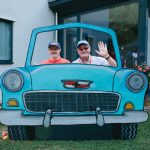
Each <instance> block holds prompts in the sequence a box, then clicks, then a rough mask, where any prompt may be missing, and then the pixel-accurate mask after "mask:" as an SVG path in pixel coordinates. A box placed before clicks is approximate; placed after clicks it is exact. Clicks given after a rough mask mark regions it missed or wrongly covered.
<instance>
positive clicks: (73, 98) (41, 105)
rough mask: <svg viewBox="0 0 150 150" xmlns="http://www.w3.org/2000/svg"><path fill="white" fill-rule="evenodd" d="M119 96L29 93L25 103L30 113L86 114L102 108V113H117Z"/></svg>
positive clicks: (26, 95) (113, 94)
mask: <svg viewBox="0 0 150 150" xmlns="http://www.w3.org/2000/svg"><path fill="white" fill-rule="evenodd" d="M119 99H120V97H119V95H118V94H115V93H97V92H95V93H94V92H93V93H90V92H84V93H81V92H28V93H25V94H24V102H25V105H26V108H27V110H28V111H33V112H45V111H46V110H47V109H51V110H52V111H54V112H85V111H94V110H95V109H96V107H100V109H101V110H102V111H116V110H117V107H118V105H119Z"/></svg>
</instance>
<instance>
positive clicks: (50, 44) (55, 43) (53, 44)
mask: <svg viewBox="0 0 150 150" xmlns="http://www.w3.org/2000/svg"><path fill="white" fill-rule="evenodd" d="M51 46H56V47H57V48H58V49H61V47H60V44H59V43H58V42H50V43H49V44H48V48H50V47H51Z"/></svg>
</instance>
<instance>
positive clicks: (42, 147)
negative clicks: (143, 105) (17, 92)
mask: <svg viewBox="0 0 150 150" xmlns="http://www.w3.org/2000/svg"><path fill="white" fill-rule="evenodd" d="M5 129H6V127H5V126H2V125H1V126H0V133H2V131H3V130H5ZM87 139H89V137H88V138H87ZM87 139H86V138H85V139H84V140H83V139H82V140H81V139H78V140H49V141H10V140H2V139H0V149H3V150H10V149H11V150H20V149H21V150H24V149H25V150H34V149H36V150H48V149H50V150H101V149H102V150H120V149H121V150H132V149H134V150H138V149H139V150H149V149H150V118H149V119H148V120H147V122H145V123H140V124H139V126H138V134H137V137H136V138H135V139H134V140H130V141H122V140H112V139H111V140H104V139H103V140H99V139H98V140H87Z"/></svg>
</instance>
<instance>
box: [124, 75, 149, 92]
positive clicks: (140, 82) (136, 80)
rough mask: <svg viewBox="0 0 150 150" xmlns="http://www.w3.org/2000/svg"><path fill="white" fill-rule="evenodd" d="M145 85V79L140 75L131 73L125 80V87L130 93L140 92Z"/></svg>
mask: <svg viewBox="0 0 150 150" xmlns="http://www.w3.org/2000/svg"><path fill="white" fill-rule="evenodd" d="M145 84H146V78H145V77H144V75H142V74H140V73H132V74H130V75H129V76H128V78H127V87H128V88H129V90H131V91H132V92H140V91H141V90H142V89H143V88H144V87H145Z"/></svg>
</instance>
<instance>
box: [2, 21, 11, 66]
mask: <svg viewBox="0 0 150 150" xmlns="http://www.w3.org/2000/svg"><path fill="white" fill-rule="evenodd" d="M0 64H12V21H8V20H4V19H0Z"/></svg>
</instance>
